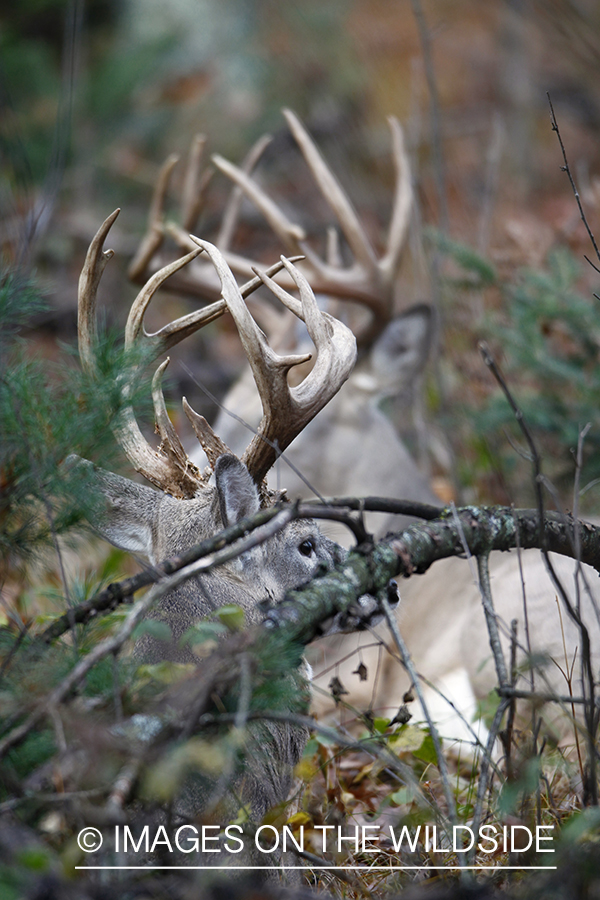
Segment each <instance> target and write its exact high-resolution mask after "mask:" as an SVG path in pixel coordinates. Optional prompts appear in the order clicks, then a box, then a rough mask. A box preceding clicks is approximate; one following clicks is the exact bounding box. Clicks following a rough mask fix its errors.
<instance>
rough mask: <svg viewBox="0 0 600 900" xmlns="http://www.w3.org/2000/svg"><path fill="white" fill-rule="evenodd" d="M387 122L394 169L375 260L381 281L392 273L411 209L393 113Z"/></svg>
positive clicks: (409, 181) (408, 174)
mask: <svg viewBox="0 0 600 900" xmlns="http://www.w3.org/2000/svg"><path fill="white" fill-rule="evenodd" d="M388 125H389V127H390V131H391V134H392V155H393V159H394V168H395V172H396V188H395V191H394V204H393V207H392V217H391V220H390V230H389V234H388V240H387V251H386V253H385V255H384V256H383V257H382V259H381V260H380V261H379V269H380V271H381V274H382V277H383V280H384V282H386V283H391V282H392V281H393V279H394V277H395V275H396V271H397V269H398V264H399V262H400V256H401V253H402V250H403V248H404V243H405V241H406V232H407V230H408V225H409V223H410V214H411V210H412V202H413V188H412V179H411V172H410V163H409V161H408V154H407V152H406V149H405V146H404V133H403V131H402V126H401V125H400V122H399V121H398V119H396V117H395V116H389V117H388Z"/></svg>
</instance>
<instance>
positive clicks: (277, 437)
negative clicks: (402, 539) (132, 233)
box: [78, 210, 356, 819]
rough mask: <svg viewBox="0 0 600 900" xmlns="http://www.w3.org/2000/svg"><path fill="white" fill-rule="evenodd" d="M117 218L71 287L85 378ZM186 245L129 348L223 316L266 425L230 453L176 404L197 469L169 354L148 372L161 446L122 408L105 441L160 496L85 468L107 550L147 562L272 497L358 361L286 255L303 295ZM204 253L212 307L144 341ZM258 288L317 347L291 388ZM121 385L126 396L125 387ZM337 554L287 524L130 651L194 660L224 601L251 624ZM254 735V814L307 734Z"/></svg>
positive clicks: (166, 607) (203, 584)
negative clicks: (240, 274)
mask: <svg viewBox="0 0 600 900" xmlns="http://www.w3.org/2000/svg"><path fill="white" fill-rule="evenodd" d="M117 213H118V210H117V211H116V212H115V213H113V214H112V215H111V216H109V217H108V218H107V219H106V221H105V222H104V224H103V225H102V227H101V228H100V229H99V231H98V233H97V234H96V236H95V238H94V239H93V241H92V243H91V245H90V248H89V251H88V254H87V258H86V262H85V266H84V269H83V272H82V275H81V278H80V284H79V321H78V328H79V348H80V356H81V360H82V363H83V365H84V367H85V368H86V370H87V371H88V372H90V373H92V374H93V373H94V371H95V367H96V365H97V361H96V357H95V349H96V344H97V339H96V293H97V289H98V284H99V281H100V277H101V275H102V271H103V269H104V267H105V265H106V263H107V261H108V260H109V259H110V257H111V256H112V251H106V252H103V249H102V247H103V243H104V241H105V239H106V236H107V235H108V232H109V230H110V228H111V226H112V224H113V222H114V220H115V218H116V216H117ZM196 244H197V246H196V248H195V249H194V250H193V251H192V252H191V253H190V254H188V255H187V256H185V257H183V258H182V259H179V260H177V261H176V262H174V263H172V264H171V265H169V266H166V267H165V268H163V269H162V270H160V271H159V272H158V273H156V274H155V275H154V276H153V277H152V278H151V279H150V280H149V281H148V282H147V283H146V284H145V286H144V287H143V288H142V290H141V291H140V293H139V294H138V296H137V298H136V300H135V301H134V303H133V305H132V307H131V311H130V313H129V317H128V320H127V324H126V328H125V344H126V347H127V348H133V347H135V346H138V347H143V348H145V350H146V352H145V354H143V361H144V364H146V363H148V362H149V361H151V360H152V359H154V358H156V357H158V356H161V355H163V354H164V353H165V352H166V351H167V350H168V349H169V348H170V347H172V346H173V345H175V344H176V343H177V342H179V341H181V340H182V339H183V338H184V337H186V336H187V335H188V334H191V333H192V332H194V331H196V330H197V329H199V328H201V327H202V325H203V324H205V323H206V322H209V321H211V319H212V318H213V317H214V315H218V314H220V313H221V312H223V311H224V310H225V309H227V310H228V311H229V313H230V314H231V316H232V317H233V319H234V321H235V323H236V326H237V328H238V331H239V334H240V338H241V340H242V343H243V345H244V348H245V350H246V354H247V357H248V360H249V363H250V366H251V367H252V371H253V372H254V376H255V379H256V384H257V388H258V391H259V393H260V396H261V402H262V405H263V418H262V422H261V425H260V428H259V430H258V434H257V435H256V436H255V437H254V438H253V439H252V440H251V441H250V443H249V446H248V448H247V449H246V450H245V452H244V453H243V454H242V455H241V458H238V457H236V456H234V455H233V454H232V453H231V452H230V451H229V450H228V448H227V447H226V445H225V444H224V443H223V442H222V441H221V440H220V439H219V438H218V437H217V436H216V434H215V433H214V431H213V430H212V429H211V428H210V426H209V425H208V423H207V422H206V421H205V420H204V419H203V418H202V417H201V416H199V415H197V414H196V413H195V412H194V411H193V410H192V409H191V407H190V406H189V405H188V404H187V403H186V401H185V399H184V400H183V405H184V409H185V412H186V414H187V416H188V418H189V420H190V422H191V424H192V427H193V428H194V430H195V432H196V434H197V435H198V438H199V440H200V442H201V444H202V446H203V447H204V450H205V452H206V455H207V457H208V459H209V462H210V467H209V468H207V470H205V471H204V472H203V473H201V472H200V470H199V469H198V468H197V466H196V465H194V463H193V462H192V461H191V460H190V458H189V457H188V456H187V454H186V453H185V451H184V449H183V446H182V444H181V442H180V440H179V438H178V436H177V434H176V432H175V430H174V428H173V426H172V424H171V422H170V420H169V417H168V415H167V411H166V408H165V401H164V398H163V394H162V389H161V377H162V374H163V372H164V370H165V367H166V365H167V362H168V359H167V360H166V361H164V362H163V363H162V364H161V365H160V366H159V367H158V369H157V372H156V375H155V376H154V380H153V401H154V412H155V418H156V426H157V430H158V432H159V435H160V446H159V447H158V449H153V448H152V447H151V446H150V445H149V443H148V442H147V441H146V439H145V437H144V436H143V434H142V432H141V430H140V428H139V426H138V424H137V421H136V419H135V416H134V412H133V409H132V407H131V406H130V405H127V404H126V408H125V411H124V412H123V413H122V415H121V417H120V419H119V420H118V422H117V424H116V427H115V434H116V437H117V439H118V441H119V442H120V444H121V446H122V448H123V449H124V451H125V453H126V454H127V456H128V457H129V460H130V461H131V463H132V464H133V466H134V468H135V469H136V470H137V471H138V472H139V473H140V474H142V475H143V476H144V477H145V478H146V479H147V480H148V481H150V482H151V484H153V485H154V486H155V488H158V490H155V489H154V488H150V487H146V486H144V485H141V484H137V483H134V482H133V481H130V480H128V479H126V478H122V477H120V476H117V475H114V474H111V473H109V472H106V471H104V470H101V469H97V470H95V483H96V485H97V488H98V490H99V491H100V492H101V493H102V495H103V498H104V506H105V509H104V513H103V515H102V516H100V517H99V520H98V521H97V522H95V523H94V525H95V527H96V529H97V530H98V531H99V533H100V534H101V535H103V536H104V537H106V538H107V539H108V540H109V541H111V542H112V543H113V544H116V545H117V546H118V547H122V548H124V549H127V550H130V551H133V552H136V553H141V554H143V555H144V556H146V557H147V558H148V559H149V560H150V561H151V562H153V563H157V562H159V561H160V560H162V559H165V558H167V557H170V556H172V555H174V554H179V553H181V552H182V551H185V550H186V549H188V548H190V547H192V546H193V545H195V544H197V543H198V542H199V541H201V540H202V539H203V538H207V537H211V536H213V535H215V534H216V533H218V532H219V531H221V530H222V529H223V528H225V527H226V526H228V525H232V524H235V523H237V522H238V521H239V520H240V519H242V518H243V517H245V516H251V515H253V514H254V513H256V512H257V511H258V509H259V508H260V506H261V505H269V504H270V503H271V502H272V500H273V495H272V494H271V493H270V492H269V491H268V488H267V486H266V482H265V476H266V474H267V472H268V471H269V469H270V467H271V466H272V464H273V462H274V460H275V458H276V449H275V448H276V447H280V448H282V449H285V448H286V447H287V446H288V444H289V443H290V442H291V441H292V440H293V438H294V437H295V436H296V435H297V434H298V433H299V432H300V431H301V430H302V428H304V427H305V426H306V424H307V423H308V422H309V421H310V420H311V419H312V418H313V417H314V416H315V415H317V413H318V412H319V410H320V409H321V408H322V407H323V406H324V405H325V404H326V403H327V402H328V400H329V399H330V398H331V397H332V396H333V395H334V394H335V393H336V392H337V391H338V389H339V387H340V386H341V384H342V383H343V382H344V380H345V379H346V378H347V377H348V375H349V373H350V372H351V370H352V367H353V366H354V362H355V359H356V342H355V339H354V336H353V335H352V332H351V331H350V330H349V329H348V328H347V327H346V326H345V325H343V324H342V323H340V322H338V321H337V320H336V319H334V318H333V317H332V316H330V315H328V314H327V313H322V312H321V311H320V310H319V309H318V307H317V304H316V301H315V298H314V295H313V293H312V291H311V289H310V287H309V285H308V283H307V281H306V279H305V278H304V277H303V276H302V275H301V273H299V272H298V271H297V270H296V269H295V268H294V266H293V265H292V264H291V263H289V262H288V261H287V259H283V258H282V261H281V263H279V264H277V265H276V266H275V267H273V268H274V269H278V268H285V270H286V272H288V273H289V275H290V277H291V278H292V280H293V282H294V284H295V285H296V286H297V288H298V291H299V295H300V299H298V298H297V297H293V296H291V295H289V294H288V293H287V292H285V291H284V290H283V289H282V288H280V287H278V286H277V285H275V284H274V283H273V282H272V280H271V279H270V277H269V275H268V274H265V273H261V274H260V275H257V276H255V277H254V279H253V280H252V282H251V284H250V285H246V286H245V287H244V288H242V289H241V290H240V288H239V287H238V285H237V283H236V281H235V279H234V277H233V275H232V273H231V270H230V269H229V267H228V266H227V264H226V263H225V262H224V260H223V257H222V255H221V253H220V252H219V251H218V250H217V249H216V248H215V247H214V246H213V245H212V244H210V243H208V242H205V241H200V240H196ZM202 251H203V252H204V253H205V255H206V256H208V257H209V258H210V261H211V264H212V265H213V266H214V267H215V270H216V271H217V273H218V276H219V279H220V282H221V289H222V299H221V300H219V301H217V302H216V303H214V304H213V305H212V306H209V307H205V308H204V309H202V310H200V311H199V312H197V313H192V314H191V315H188V316H184V317H183V318H180V319H177V320H176V321H174V322H171V323H170V324H168V325H166V326H165V327H164V328H162V329H161V330H160V331H158V332H156V333H154V334H147V333H146V331H145V329H144V315H145V313H146V310H147V308H148V305H149V303H150V301H151V300H152V297H153V295H154V294H155V292H156V291H157V290H158V288H160V286H161V285H162V284H163V283H164V282H165V280H166V279H167V278H168V277H169V276H170V275H172V274H173V273H174V272H177V271H179V270H180V269H181V268H182V267H183V266H185V265H187V264H189V262H190V261H191V259H192V258H194V257H196V256H197V255H198V254H199V253H201V252H202ZM263 283H264V284H265V285H267V286H268V287H269V289H270V290H272V291H273V292H274V293H275V295H276V296H277V297H278V298H279V300H280V301H281V302H282V303H284V304H286V305H287V306H288V308H289V309H291V310H292V311H293V313H294V314H295V315H297V316H298V317H300V318H301V320H302V321H303V322H304V323H305V325H306V328H307V330H308V333H309V334H310V335H311V337H312V339H313V341H314V345H315V348H316V359H315V363H314V366H313V368H312V370H311V372H310V373H309V374H308V375H307V376H306V377H305V378H304V380H303V381H302V382H301V383H300V384H299V385H297V386H296V387H290V386H289V385H288V383H287V374H288V372H289V370H290V369H291V368H293V367H294V366H297V365H299V364H300V363H304V362H306V360H307V355H306V354H303V355H301V356H293V355H287V356H279V355H278V354H276V353H274V352H273V351H272V350H271V348H270V347H269V346H268V344H267V341H266V339H265V337H264V335H263V333H262V332H261V331H260V329H259V328H258V327H257V325H256V323H255V322H254V320H253V319H252V316H251V315H250V313H249V312H248V309H247V307H246V304H245V301H244V298H243V295H244V294H246V293H248V292H249V291H251V290H252V289H253V288H256V286H257V285H258V284H263ZM140 365H141V363H140ZM132 377H135V375H133V376H132ZM122 389H123V391H124V392H125V396H126V397H128V396H129V395H128V393H127V392H128V391H129V382H128V383H125V384H124V385H123V388H122ZM343 555H344V551H342V550H341V548H340V547H339V546H338V545H337V544H334V543H333V541H331V540H329V539H328V538H325V537H324V536H323V535H322V534H321V533H320V531H319V529H318V527H317V525H316V523H315V522H314V521H312V520H301V519H299V520H294V521H292V522H290V523H289V524H288V525H287V527H286V528H285V529H284V530H282V531H280V532H279V533H277V534H275V535H274V536H273V537H272V538H271V539H270V540H268V541H266V542H264V543H262V544H260V545H259V546H256V547H255V548H254V549H252V550H248V551H247V552H245V553H244V554H243V555H242V556H240V557H239V558H238V559H235V560H233V561H232V562H230V563H228V564H226V565H223V566H221V567H219V568H218V569H215V570H213V571H211V572H210V573H208V574H203V575H201V576H197V577H194V578H191V579H189V580H188V581H186V582H185V583H183V584H182V585H181V586H180V587H178V588H177V589H175V590H173V591H171V592H170V593H169V594H167V595H166V596H165V597H164V599H163V601H162V603H161V605H160V607H159V609H157V610H156V611H155V612H154V613H153V615H154V617H155V618H157V619H159V620H161V621H162V622H163V623H165V624H166V625H167V626H168V628H169V630H170V634H171V638H170V639H169V640H167V641H159V640H157V639H155V638H150V637H149V636H147V635H146V636H145V637H144V638H142V640H141V642H140V645H139V646H138V647H137V652H138V653H139V654H141V655H142V657H143V659H144V660H146V661H157V660H159V659H165V658H167V659H171V660H174V661H178V662H190V661H193V660H194V656H193V654H192V652H191V650H190V649H189V647H188V648H187V649H186V648H183V647H182V646H181V645H180V639H181V637H182V636H183V635H184V633H185V632H187V631H189V629H190V628H191V627H192V626H193V625H195V624H196V623H198V621H199V620H200V619H202V618H204V617H206V616H210V615H211V614H212V613H214V611H215V610H218V609H219V607H222V606H223V605H225V604H235V605H237V606H239V607H241V608H242V609H243V610H244V612H245V616H246V620H247V622H248V623H255V622H257V621H258V620H259V619H260V617H261V616H260V613H259V609H258V604H259V603H260V602H264V601H270V602H271V603H277V602H278V601H280V600H281V599H282V598H283V596H284V594H285V592H286V590H288V589H290V588H294V587H298V586H300V585H301V584H304V583H305V582H307V581H309V580H310V579H311V578H312V577H313V576H314V575H315V573H316V572H317V570H318V569H319V568H320V567H321V568H322V567H326V568H330V567H331V566H332V565H334V564H335V562H336V561H339V560H341V559H342V558H343ZM265 734H270V737H271V740H270V741H269V740H266V739H263V741H262V746H261V747H259V748H258V749H257V748H256V747H254V748H253V751H252V757H253V762H254V766H253V768H252V772H253V774H252V775H251V776H249V777H248V778H247V780H246V782H245V783H246V787H247V790H246V791H245V792H243V795H244V800H245V801H246V802H249V803H250V804H251V806H252V811H253V814H254V816H256V817H257V818H259V819H260V817H261V816H262V815H263V814H264V812H265V811H266V810H267V809H268V808H269V807H270V806H271V805H273V804H274V803H278V802H281V801H283V800H285V799H286V797H287V794H288V792H289V788H290V785H291V772H292V769H293V766H294V764H295V763H296V762H297V761H298V759H299V755H300V753H301V752H302V747H303V743H304V741H305V738H306V735H305V733H304V731H303V729H301V728H297V727H292V726H277V727H273V728H271V729H270V731H267V732H265ZM261 754H262V756H263V757H264V758H263V765H262V766H261V765H260V763H258V764H257V762H256V759H257V755H258V758H260V756H261ZM248 783H250V786H249V788H248ZM236 808H237V807H236Z"/></svg>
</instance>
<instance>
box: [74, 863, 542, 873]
mask: <svg viewBox="0 0 600 900" xmlns="http://www.w3.org/2000/svg"><path fill="white" fill-rule="evenodd" d="M75 868H76V869H142V870H144V871H147V872H150V871H154V870H156V869H181V870H183V871H185V870H186V869H187V870H192V869H202V870H206V871H210V872H214V871H215V870H217V869H221V870H227V871H231V870H232V869H234V870H235V871H244V872H250V871H258V870H263V869H277V871H284V872H285V871H286V870H287V869H300V870H306V869H312V870H313V871H319V870H321V869H324V870H326V871H330V870H331V869H340V870H342V871H347V872H349V871H352V872H358V871H366V872H374V871H383V872H390V871H404V870H408V869H416V870H418V871H428V870H429V869H432V870H433V869H436V870H438V871H443V872H444V871H448V872H454V871H456V870H459V869H460V870H462V869H471V870H474V871H479V870H480V869H481V870H483V869H497V870H502V871H504V870H506V869H515V870H517V871H519V872H520V871H522V870H525V869H534V870H536V871H549V870H551V869H556V868H558V867H557V866H333V865H332V866H312V865H310V863H309V864H307V865H305V866H75Z"/></svg>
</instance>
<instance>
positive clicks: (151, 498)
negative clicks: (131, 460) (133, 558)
mask: <svg viewBox="0 0 600 900" xmlns="http://www.w3.org/2000/svg"><path fill="white" fill-rule="evenodd" d="M66 468H67V469H71V470H73V469H74V470H75V474H77V470H79V472H80V473H81V475H82V476H83V477H85V478H86V479H87V480H88V481H89V483H90V485H91V489H92V490H95V491H96V492H98V493H99V494H101V495H102V502H101V503H100V508H99V510H98V514H97V517H96V516H95V517H94V521H93V522H90V524H91V525H92V527H93V529H94V531H96V532H97V533H98V534H99V535H100V537H103V538H104V539H105V540H107V541H110V543H111V544H114V545H115V547H119V548H120V549H121V550H129V551H130V552H132V553H143V554H144V556H147V557H149V558H150V559H152V545H153V535H154V532H155V523H156V513H157V509H158V502H159V500H160V499H161V495H160V494H159V493H158V492H157V491H155V490H153V489H152V488H149V487H146V486H145V485H143V484H136V482H135V481H130V480H129V479H128V478H122V477H121V476H120V475H114V474H113V473H112V472H107V471H106V469H100V468H99V467H98V466H95V465H94V464H93V463H91V462H88V460H86V459H80V458H79V457H77V456H75V455H72V456H70V457H69V458H68V459H67V460H66Z"/></svg>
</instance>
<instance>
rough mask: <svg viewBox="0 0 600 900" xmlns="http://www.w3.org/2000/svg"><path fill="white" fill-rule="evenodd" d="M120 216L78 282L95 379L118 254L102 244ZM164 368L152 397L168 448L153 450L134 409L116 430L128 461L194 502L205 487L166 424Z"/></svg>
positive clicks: (85, 356) (82, 334) (82, 337)
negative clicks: (102, 314) (107, 276)
mask: <svg viewBox="0 0 600 900" xmlns="http://www.w3.org/2000/svg"><path fill="white" fill-rule="evenodd" d="M118 214H119V210H118V209H117V210H115V212H113V213H112V214H111V215H110V216H109V217H108V218H107V219H106V220H105V221H104V222H103V223H102V225H101V226H100V228H99V229H98V231H97V233H96V235H95V236H94V238H93V239H92V242H91V244H90V246H89V249H88V252H87V255H86V259H85V263H84V266H83V270H82V272H81V277H80V279H79V304H78V332H79V354H80V357H81V362H82V365H83V367H84V368H85V370H86V371H87V372H89V373H90V374H92V375H93V374H94V373H95V372H96V356H95V353H96V343H97V336H96V295H97V291H98V285H99V283H100V278H101V276H102V272H103V270H104V267H105V266H106V263H107V262H108V260H109V259H111V257H112V256H113V251H112V250H107V251H103V250H102V246H103V244H104V241H105V239H106V237H107V235H108V232H109V231H110V228H111V226H112V225H113V223H114V221H115V219H116V218H117V216H118ZM197 252H198V251H196V252H195V253H192V254H188V256H189V259H192V258H193V256H194V255H197ZM177 263H180V265H179V267H181V264H185V262H184V263H181V261H180V260H177ZM165 268H166V269H168V270H171V271H173V270H176V268H177V266H176V264H172V265H171V266H167V267H165ZM157 275H160V276H161V277H160V278H159V279H158V281H159V282H160V283H162V282H163V281H164V280H165V278H166V277H168V276H167V275H165V274H164V270H163V272H161V273H157ZM154 290H156V288H154V289H153V290H152V291H151V292H150V296H151V295H152V293H154ZM146 305H147V304H146ZM142 317H143V313H142ZM141 325H142V319H141V318H140V320H139V327H140V328H141ZM138 330H139V329H138ZM132 331H133V332H135V328H133V327H132ZM135 339H136V333H134V334H133V338H132V339H130V341H129V343H128V346H131V343H132V340H133V341H135ZM164 368H165V364H163V365H162V366H161V367H159V370H158V373H157V375H156V376H155V379H154V381H153V396H154V405H155V411H156V414H157V421H158V427H159V431H160V434H161V437H162V438H163V442H164V444H165V446H166V447H167V449H166V450H165V449H164V448H161V450H159V451H158V452H157V451H155V450H153V449H152V448H151V447H150V445H149V444H148V442H147V441H146V439H145V437H144V436H143V434H142V432H141V431H140V428H139V426H138V424H137V421H136V418H135V415H134V412H133V409H132V407H131V406H130V405H126V406H125V408H124V409H123V410H122V411H121V413H120V415H119V417H118V420H117V422H116V423H115V424H114V426H113V430H114V432H115V437H116V438H117V440H118V442H119V443H120V445H121V447H122V448H123V450H124V451H125V453H126V455H127V457H128V458H129V460H130V461H131V463H132V464H133V466H134V467H135V469H136V470H137V471H138V472H139V473H140V474H141V475H143V476H144V477H145V478H147V479H148V481H150V482H152V483H153V484H155V485H156V486H157V487H159V488H161V489H162V490H163V491H167V492H168V493H171V494H173V495H174V496H176V497H181V498H189V497H193V496H194V495H195V494H196V492H197V490H198V489H199V488H200V487H202V485H203V480H202V477H201V476H200V473H199V472H198V469H197V468H196V466H195V465H193V463H192V462H191V461H190V460H188V458H187V456H185V452H184V451H183V447H182V446H181V443H180V441H179V438H177V436H176V435H175V436H174V437H173V435H174V429H173V428H172V426H171V425H170V423H169V425H167V420H168V417H167V412H166V408H165V404H164V398H163V397H162V391H161V390H160V377H161V375H162V372H163V371H164ZM133 374H135V372H134V373H133ZM130 392H131V391H130V383H129V382H125V383H124V384H123V396H124V398H125V400H126V401H128V400H129V396H130Z"/></svg>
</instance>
